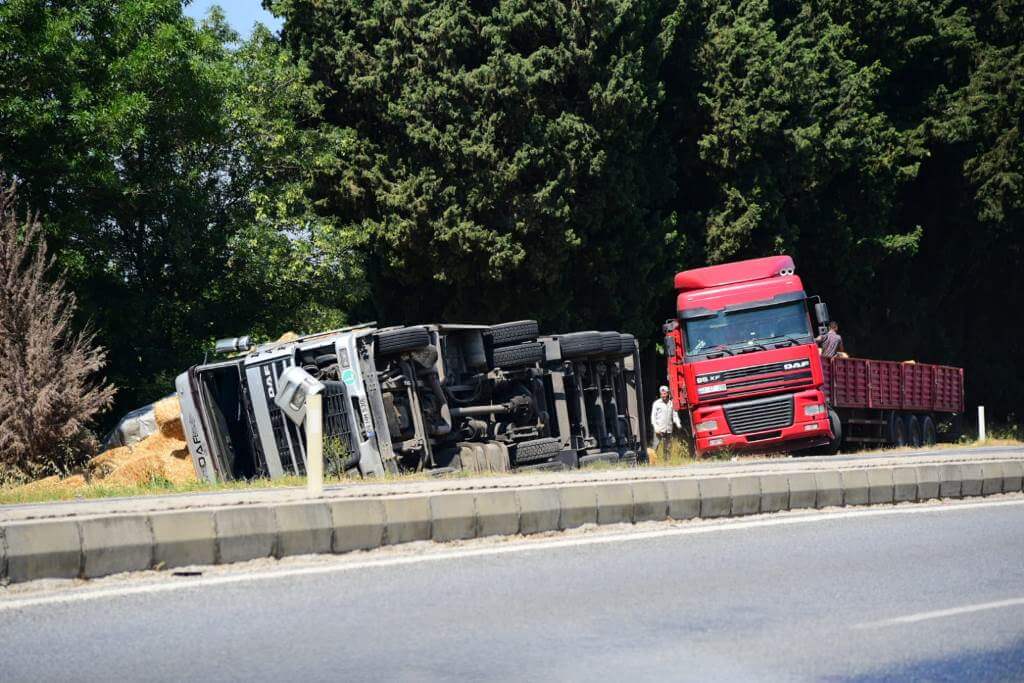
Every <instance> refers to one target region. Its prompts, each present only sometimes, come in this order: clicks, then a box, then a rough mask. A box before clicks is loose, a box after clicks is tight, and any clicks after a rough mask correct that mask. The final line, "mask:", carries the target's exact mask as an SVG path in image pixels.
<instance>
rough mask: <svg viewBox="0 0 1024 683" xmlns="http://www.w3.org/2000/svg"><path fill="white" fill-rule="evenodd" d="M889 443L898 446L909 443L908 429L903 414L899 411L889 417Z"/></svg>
mask: <svg viewBox="0 0 1024 683" xmlns="http://www.w3.org/2000/svg"><path fill="white" fill-rule="evenodd" d="M889 443H891V444H892V445H893V446H896V447H897V448H902V447H903V446H906V445H907V429H906V425H905V424H904V422H903V416H902V415H900V414H899V413H893V414H892V415H891V416H890V417H889Z"/></svg>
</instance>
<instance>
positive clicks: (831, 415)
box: [825, 408, 843, 455]
mask: <svg viewBox="0 0 1024 683" xmlns="http://www.w3.org/2000/svg"><path fill="white" fill-rule="evenodd" d="M828 424H829V426H830V427H831V428H832V433H833V434H834V436H833V438H832V440H831V441H829V442H828V446H826V447H825V448H826V452H827V453H828V454H829V455H835V454H836V453H838V452H839V448H840V446H842V445H843V423H842V421H841V420H840V419H839V413H837V412H836V411H835V410H833V409H832V408H829V409H828Z"/></svg>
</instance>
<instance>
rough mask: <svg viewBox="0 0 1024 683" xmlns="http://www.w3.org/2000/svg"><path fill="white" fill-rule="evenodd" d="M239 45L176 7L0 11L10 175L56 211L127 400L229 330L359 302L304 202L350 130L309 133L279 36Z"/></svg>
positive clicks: (0, 112)
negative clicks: (313, 181)
mask: <svg viewBox="0 0 1024 683" xmlns="http://www.w3.org/2000/svg"><path fill="white" fill-rule="evenodd" d="M236 40H237V36H235V35H234V34H233V33H232V32H231V31H230V30H229V29H228V28H227V26H226V24H225V23H224V20H223V16H222V15H221V14H220V13H219V11H214V12H212V13H211V15H210V16H209V18H208V19H207V20H206V21H205V22H203V23H202V24H201V25H198V26H197V25H196V24H195V22H193V20H191V19H189V18H186V17H184V16H183V15H182V13H181V4H180V2H178V0H155V1H148V0H147V1H146V2H143V1H141V0H131V1H129V2H123V3H108V2H102V1H100V0H86V1H84V2H79V3H73V4H70V5H68V4H57V5H54V4H53V3H45V2H42V1H41V0H12V1H11V2H6V3H4V4H3V5H2V6H0V55H2V57H3V58H2V59H0V171H6V172H7V173H9V174H10V176H11V177H13V178H15V179H16V180H17V181H18V182H19V184H20V187H21V193H22V197H23V201H24V202H25V203H26V205H28V206H32V207H34V208H36V209H38V210H39V211H41V212H42V213H43V214H44V215H45V216H46V219H47V220H46V224H47V226H48V229H49V230H50V240H51V243H52V244H53V246H54V247H55V251H56V253H57V254H58V256H59V260H60V263H61V265H62V266H63V267H64V268H66V269H67V274H68V278H69V280H70V283H71V284H72V286H73V287H74V288H75V290H76V291H77V293H78V295H79V300H80V303H81V312H82V314H83V318H86V319H88V320H91V321H92V322H93V323H94V324H95V325H96V327H97V328H98V331H99V341H100V342H101V343H103V344H104V346H106V347H107V348H108V349H109V351H110V356H109V358H110V368H109V372H110V378H111V379H112V380H113V381H114V383H115V384H117V385H118V386H119V387H121V388H122V392H121V394H120V396H119V398H120V403H119V405H120V406H121V407H123V408H129V407H134V406H136V405H139V404H141V403H145V402H147V401H149V400H152V399H154V398H156V397H158V396H160V395H162V394H166V393H167V392H168V391H170V390H171V386H172V384H171V381H172V379H173V376H174V375H175V374H177V373H178V372H181V371H182V370H184V369H185V368H186V367H187V366H189V365H191V364H193V363H195V362H196V361H197V360H199V359H200V358H201V352H202V349H203V348H208V344H209V341H210V340H211V339H213V338H215V337H217V336H226V335H232V334H241V333H246V332H255V333H257V334H263V335H276V334H280V332H282V331H283V330H284V329H287V328H292V327H304V326H306V325H309V326H310V327H312V326H314V325H317V326H318V325H320V324H337V323H338V322H340V321H341V320H343V319H344V316H343V314H342V313H341V310H343V309H345V308H347V307H348V306H350V305H351V302H352V300H353V299H354V298H356V297H357V296H358V295H359V294H360V293H361V289H360V288H359V286H358V284H356V285H354V286H353V285H351V284H347V285H346V286H341V284H340V283H342V282H346V283H348V282H349V281H350V278H348V276H350V275H352V274H353V271H352V270H351V268H349V266H348V264H349V263H350V262H351V259H350V258H349V257H348V251H347V248H346V246H345V239H344V231H343V230H341V229H339V228H338V227H336V225H335V224H334V223H333V222H332V221H329V220H324V219H321V218H319V217H318V216H316V215H314V213H313V211H312V209H311V206H310V204H309V202H308V201H307V199H306V195H307V193H308V190H309V189H310V188H309V184H310V182H311V177H312V174H313V173H315V172H318V171H321V170H323V169H329V168H332V167H334V166H336V165H337V161H336V158H337V155H338V154H343V153H344V152H345V145H344V139H343V136H342V135H341V134H336V133H334V132H328V133H325V134H321V131H320V129H319V128H318V127H317V126H315V125H309V121H310V120H311V119H312V118H313V117H315V116H316V115H317V113H318V109H317V105H316V100H315V97H314V96H313V93H314V90H313V89H311V88H310V87H309V86H307V85H306V71H305V70H304V68H303V67H302V66H301V64H296V63H294V62H293V61H292V60H291V59H289V58H287V57H286V55H285V54H284V53H282V51H281V50H280V47H279V45H278V43H277V42H276V40H275V39H274V38H273V37H271V36H270V35H269V34H268V33H267V32H266V30H259V31H257V32H256V34H255V35H254V37H253V38H252V40H250V41H249V42H247V43H246V44H244V45H242V46H241V47H239V48H236V47H235V41H236ZM352 279H354V280H355V281H356V282H358V274H357V273H356V277H355V278H352Z"/></svg>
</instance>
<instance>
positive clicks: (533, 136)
mask: <svg viewBox="0 0 1024 683" xmlns="http://www.w3.org/2000/svg"><path fill="white" fill-rule="evenodd" d="M274 9H275V11H277V12H279V13H281V14H283V15H284V17H285V21H286V24H285V29H284V37H285V40H286V42H287V43H288V44H289V45H290V46H292V47H293V48H294V49H295V52H296V54H297V55H299V56H300V57H301V58H302V59H304V60H307V61H308V62H309V63H310V64H311V65H312V69H313V75H314V77H315V79H316V81H317V82H318V83H321V84H324V85H326V86H329V87H330V89H331V92H330V94H329V96H328V97H326V98H325V107H324V119H325V120H326V121H327V122H329V123H331V124H332V125H334V126H336V127H338V128H339V129H348V128H351V129H352V130H354V131H355V134H356V141H355V145H356V148H357V150H358V151H357V152H356V154H354V155H353V156H351V157H349V158H348V160H347V161H348V165H347V166H346V167H344V168H343V169H338V170H336V171H334V172H333V173H326V174H322V182H321V183H319V184H318V190H319V191H320V192H319V193H318V194H317V195H316V196H317V198H318V199H319V200H320V201H321V202H322V204H321V205H322V206H323V210H324V211H326V212H329V213H330V214H331V215H334V216H336V217H338V218H339V219H342V220H345V221H348V222H350V224H351V225H352V226H353V227H356V228H358V230H359V231H360V232H361V233H362V234H363V235H364V236H365V242H364V243H363V244H362V245H360V252H361V253H362V254H363V256H364V257H365V259H366V264H367V269H368V274H369V277H370V281H371V285H372V292H373V295H374V296H373V302H372V303H373V307H374V312H375V313H377V314H378V315H379V316H380V317H382V318H383V319H387V320H396V321H400V320H410V319H416V320H422V319H427V318H442V319H449V320H453V319H465V320H485V321H486V320H490V321H497V320H500V319H503V318H508V317H516V316H520V317H521V316H526V315H528V316H531V317H539V318H541V319H542V320H543V321H545V322H549V323H562V324H569V323H575V324H578V323H580V322H582V321H584V320H586V321H588V322H590V324H606V325H609V324H611V323H612V322H613V321H622V320H626V319H628V320H630V322H632V323H633V324H634V325H637V326H639V325H641V324H642V323H641V319H640V314H641V311H644V310H646V309H647V308H648V307H649V302H650V301H652V300H653V299H654V297H655V296H656V292H657V291H658V287H659V284H660V281H661V279H662V278H663V274H664V271H665V269H666V268H667V267H668V263H669V260H668V259H667V258H666V257H665V255H663V254H664V249H663V245H664V235H665V232H666V230H667V229H669V228H671V222H670V221H669V220H667V219H668V218H669V216H668V214H667V212H664V211H663V210H662V209H663V207H664V206H665V202H666V200H667V199H669V198H670V197H671V181H670V179H669V176H668V173H669V170H670V168H671V166H670V164H668V163H665V161H666V159H667V157H666V151H667V150H666V147H665V145H664V140H662V139H661V138H660V137H659V135H658V133H657V129H656V109H657V107H658V104H659V102H660V101H661V99H662V88H661V86H660V84H659V83H658V81H657V78H656V72H657V69H658V68H659V66H660V62H661V59H662V50H661V49H660V48H659V41H661V40H662V37H661V36H660V31H661V28H660V26H659V19H660V17H661V16H662V15H663V13H665V12H666V11H667V9H668V7H667V3H657V2H624V1H622V0H618V1H610V0H606V1H602V2H596V3H590V4H587V5H585V6H584V5H577V4H572V5H568V4H566V3H563V2H559V1H555V0H548V1H545V2H530V3H525V2H519V1H514V2H499V3H478V4H472V3H466V4H462V3H445V2H435V1H433V0H415V1H413V2H395V1H394V0H378V1H376V2H369V3H366V2H356V1H354V0H329V1H327V2H308V1H301V0H283V1H282V2H278V3H276V4H275V5H274ZM555 293H558V295H557V296H554V294H555Z"/></svg>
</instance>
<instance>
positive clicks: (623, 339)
mask: <svg viewBox="0 0 1024 683" xmlns="http://www.w3.org/2000/svg"><path fill="white" fill-rule="evenodd" d="M634 351H636V337H634V336H633V335H631V334H620V335H619V353H621V354H622V355H623V356H629V355H632V353H633V352H634Z"/></svg>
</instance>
